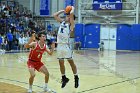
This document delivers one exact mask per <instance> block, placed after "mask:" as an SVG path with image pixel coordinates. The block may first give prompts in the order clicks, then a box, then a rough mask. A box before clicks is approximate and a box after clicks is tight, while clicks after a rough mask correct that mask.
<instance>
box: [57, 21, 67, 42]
mask: <svg viewBox="0 0 140 93" xmlns="http://www.w3.org/2000/svg"><path fill="white" fill-rule="evenodd" d="M69 37H70V25H69V24H68V23H65V21H63V22H62V23H61V24H60V27H59V30H58V34H57V43H58V44H59V43H69Z"/></svg>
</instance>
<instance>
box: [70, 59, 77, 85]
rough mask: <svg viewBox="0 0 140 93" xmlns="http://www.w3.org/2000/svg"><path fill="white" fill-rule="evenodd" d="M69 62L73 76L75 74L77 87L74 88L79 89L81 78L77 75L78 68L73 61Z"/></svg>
mask: <svg viewBox="0 0 140 93" xmlns="http://www.w3.org/2000/svg"><path fill="white" fill-rule="evenodd" d="M68 62H69V64H70V66H71V69H72V71H73V74H74V80H75V85H74V86H75V88H78V86H79V77H78V74H77V67H76V65H75V63H74V61H73V59H68Z"/></svg>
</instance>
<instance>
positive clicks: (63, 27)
mask: <svg viewBox="0 0 140 93" xmlns="http://www.w3.org/2000/svg"><path fill="white" fill-rule="evenodd" d="M62 13H65V10H60V11H58V12H56V13H55V14H54V18H55V19H56V20H57V21H58V22H60V27H59V30H58V34H57V44H58V46H57V53H58V59H59V65H60V71H61V74H62V86H61V88H64V87H65V86H66V84H67V83H68V81H69V79H68V78H67V77H66V74H65V65H64V59H67V61H68V62H69V64H70V66H71V69H72V71H73V74H74V79H75V88H78V86H79V77H78V74H77V67H76V65H75V63H74V61H73V59H72V50H71V48H70V43H69V39H70V31H73V30H74V7H73V6H72V10H71V12H70V14H66V16H65V19H64V20H63V19H61V18H60V17H59V15H60V14H62Z"/></svg>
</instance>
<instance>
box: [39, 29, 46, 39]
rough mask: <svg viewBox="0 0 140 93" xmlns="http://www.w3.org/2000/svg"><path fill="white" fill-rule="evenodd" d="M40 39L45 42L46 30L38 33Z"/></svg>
mask: <svg viewBox="0 0 140 93" xmlns="http://www.w3.org/2000/svg"><path fill="white" fill-rule="evenodd" d="M38 39H39V40H40V41H41V42H44V41H45V40H46V33H45V32H44V31H41V32H39V33H38Z"/></svg>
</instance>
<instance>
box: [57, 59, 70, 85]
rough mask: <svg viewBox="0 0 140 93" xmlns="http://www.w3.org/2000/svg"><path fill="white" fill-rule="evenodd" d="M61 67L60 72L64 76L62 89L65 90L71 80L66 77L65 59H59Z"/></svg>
mask: <svg viewBox="0 0 140 93" xmlns="http://www.w3.org/2000/svg"><path fill="white" fill-rule="evenodd" d="M59 66H60V71H61V74H62V85H61V88H64V87H65V86H66V84H67V83H68V81H69V79H68V78H67V77H66V75H65V65H64V59H59Z"/></svg>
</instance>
